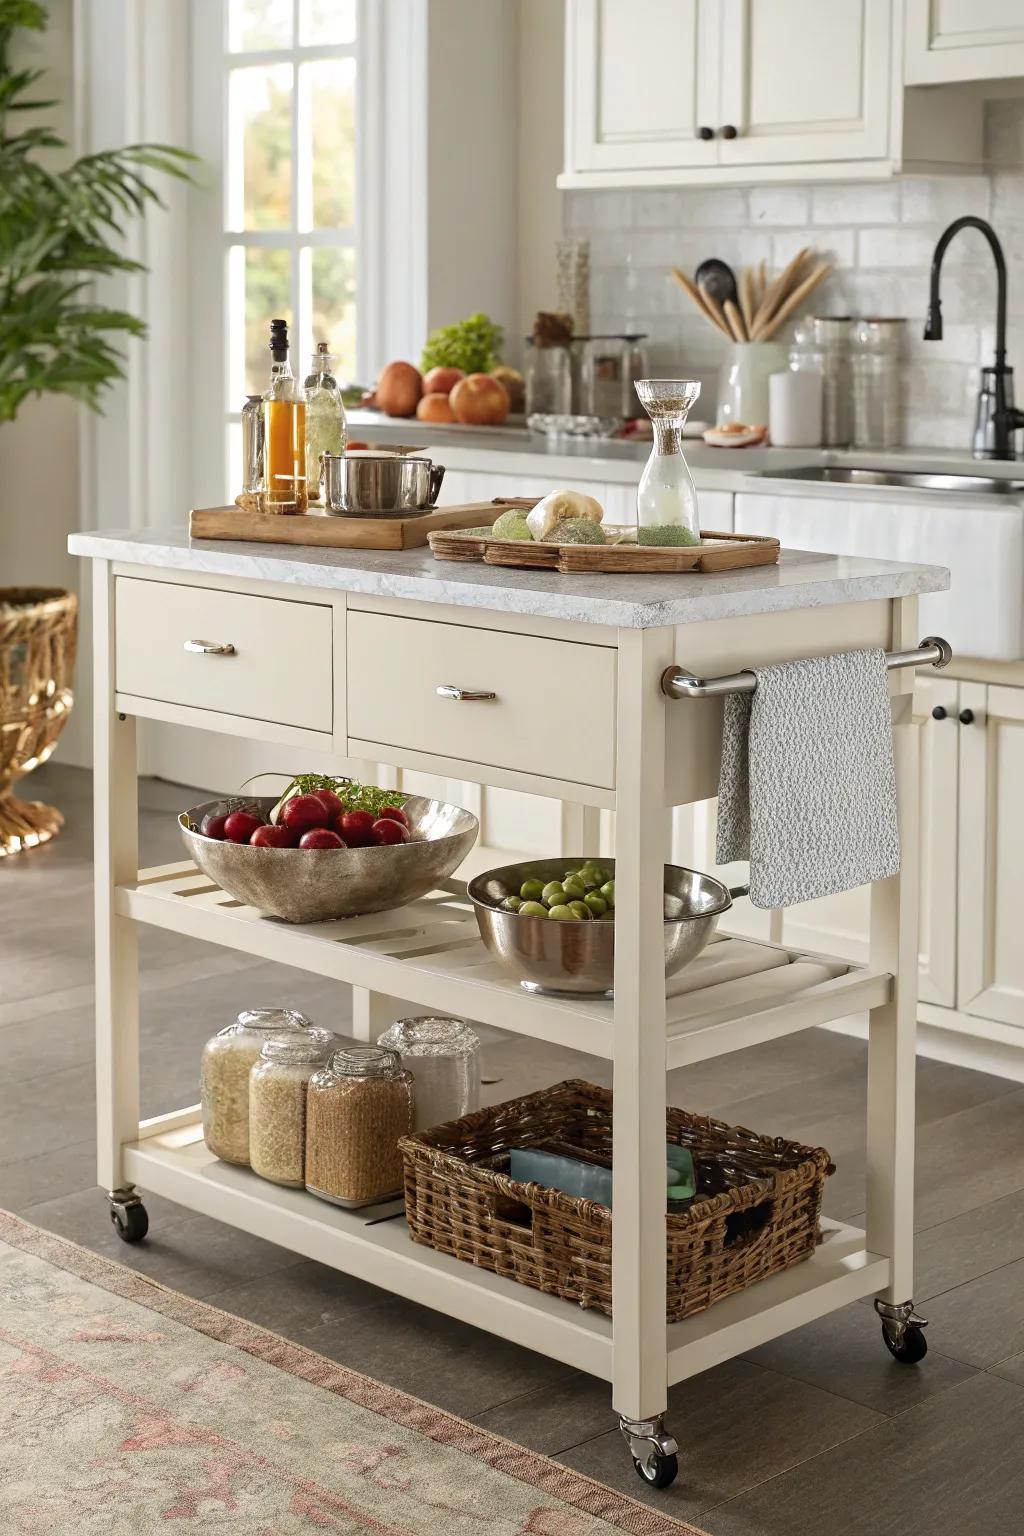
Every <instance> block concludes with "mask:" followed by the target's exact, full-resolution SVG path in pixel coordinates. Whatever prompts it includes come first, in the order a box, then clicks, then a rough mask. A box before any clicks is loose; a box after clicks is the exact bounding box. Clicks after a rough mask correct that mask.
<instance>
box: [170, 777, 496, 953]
mask: <svg viewBox="0 0 1024 1536" xmlns="http://www.w3.org/2000/svg"><path fill="white" fill-rule="evenodd" d="M279 803H280V802H279V801H278V800H277V799H276V798H274V797H272V796H270V797H265V796H253V797H249V798H245V799H242V798H237V797H236V798H234V799H221V800H207V801H205V802H204V803H203V804H202V805H194V806H192V807H191V809H190V810H187V811H184V812H182V814H181V815H180V816H179V817H178V823H179V826H180V828H181V836H182V840H183V842H184V844H185V847H186V849H187V850H188V853H189V856H190V858H192V859H193V861H194V862H195V863H196V865H197V866H198V867H199V869H201V870H202V872H203V874H204V875H208V876H209V878H210V879H211V880H212V881H214V882H215V883H216V884H217V885H218V886H220V888H221V890H223V891H226V892H227V893H228V895H229V896H231V897H233V898H234V900H235V901H239V902H242V903H243V904H244V905H245V906H247V907H255V908H256V910H257V911H258V912H262V913H263V914H264V915H266V916H270V917H279V918H283V919H284V921H285V922H288V923H316V922H324V921H329V920H331V919H333V918H341V917H356V916H359V915H361V914H363V913H367V912H388V911H391V910H392V909H393V908H395V907H403V906H405V905H406V904H407V903H408V902H410V901H415V900H416V899H417V898H418V897H420V896H426V895H427V893H428V892H429V891H432V890H435V889H436V888H437V886H438V885H439V884H440V883H441V882H442V881H443V880H446V879H447V878H448V876H449V875H451V874H452V873H453V871H454V870H456V869H457V868H458V866H459V865H460V864H461V863H462V861H463V859H464V858H465V857H466V855H467V854H468V853H469V851H470V849H471V848H472V847H473V844H474V843H475V842H476V840H477V836H478V834H479V831H480V823H479V822H478V821H477V819H476V817H475V816H474V815H473V814H472V813H471V812H470V811H465V810H463V809H462V808H461V807H460V806H457V805H446V804H445V802H444V801H442V800H427V799H424V798H423V797H421V796H419V795H405V796H398V797H396V804H398V805H399V807H400V809H401V811H402V813H403V814H404V817H405V819H406V822H407V824H408V825H407V837H402V838H398V837H397V836H396V839H395V840H394V841H390V840H389V841H388V842H385V843H381V844H373V845H371V846H368V847H365V846H364V847H346V846H345V845H344V844H343V843H342V842H341V840H340V838H338V837H335V838H334V841H333V842H331V841H329V836H328V837H320V838H317V837H315V836H313V833H316V832H321V831H327V830H328V829H326V828H323V829H317V828H311V829H310V831H309V832H308V833H306V834H303V842H304V843H305V846H301V847H299V846H288V845H287V842H285V841H284V839H283V837H282V839H281V840H280V841H278V840H277V839H276V838H275V833H276V832H277V828H276V826H274V825H273V824H272V823H271V821H270V813H271V811H272V810H273V809H274V808H275V807H276V806H278V805H279ZM232 815H237V816H240V817H247V818H249V824H248V835H247V836H245V837H243V836H242V833H244V832H246V827H245V826H243V825H242V823H241V822H238V823H235V824H233V826H232V830H233V831H235V833H236V834H237V840H232V837H231V834H230V832H229V833H228V835H226V836H225V834H224V831H223V826H224V823H225V822H226V821H229V818H230V817H231V816H232ZM204 823H205V825H206V827H207V828H208V829H213V830H215V831H216V832H217V833H218V834H219V835H217V836H210V835H207V834H205V833H204V832H203V831H202V830H201V828H202V827H203V825H204ZM229 825H231V824H230V822H229ZM261 827H262V828H265V831H264V833H262V834H260V833H259V831H258V829H259V828H261ZM254 834H255V835H256V836H257V841H256V842H255V843H252V842H250V841H249V840H248V837H249V835H254ZM260 836H262V837H264V838H265V839H266V840H265V841H263V842H261V841H260V840H259V839H260ZM307 837H309V838H310V839H311V840H310V841H308V842H307V841H306V838H307ZM292 841H293V842H294V839H292Z"/></svg>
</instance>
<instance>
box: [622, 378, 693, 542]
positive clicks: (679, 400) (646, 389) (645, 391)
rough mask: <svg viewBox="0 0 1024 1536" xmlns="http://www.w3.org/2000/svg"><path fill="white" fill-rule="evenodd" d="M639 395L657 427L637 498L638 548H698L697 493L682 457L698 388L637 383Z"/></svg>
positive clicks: (677, 382)
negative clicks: (686, 428) (679, 546)
mask: <svg viewBox="0 0 1024 1536" xmlns="http://www.w3.org/2000/svg"><path fill="white" fill-rule="evenodd" d="M636 392H637V397H638V399H639V401H640V404H641V405H642V406H643V408H644V410H645V411H646V412H647V414H648V416H649V417H650V418H651V421H652V422H653V424H654V446H653V447H652V449H651V456H650V458H649V459H648V460H647V463H646V465H645V466H644V472H643V474H642V475H641V477H640V484H639V486H638V487H637V493H636V542H637V543H638V544H655V545H679V544H699V543H700V521H699V519H698V516H697V492H696V489H695V488H694V484H693V480H692V479H691V478H690V471H689V469H688V468H687V464H686V460H685V458H684V457H683V426H684V424H685V422H686V418H687V416H688V415H689V413H690V407H691V406H692V405H693V403H694V401H695V400H696V399H697V397H698V395H699V394H700V385H699V384H698V383H697V382H696V381H695V380H692V379H638V380H637V383H636Z"/></svg>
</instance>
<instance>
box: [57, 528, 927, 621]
mask: <svg viewBox="0 0 1024 1536" xmlns="http://www.w3.org/2000/svg"><path fill="white" fill-rule="evenodd" d="M68 549H69V550H70V552H71V553H72V554H73V555H83V556H94V557H96V558H98V559H101V560H117V561H123V562H125V563H127V564H131V565H143V566H154V567H157V568H159V569H162V570H167V571H194V572H203V573H206V574H211V575H215V576H235V577H244V578H247V579H249V580H255V581H277V582H287V583H289V584H291V585H293V586H300V587H314V588H320V589H324V588H326V589H337V590H340V591H343V592H359V593H366V594H369V595H372V596H374V597H391V598H403V599H412V600H414V601H419V602H427V603H449V604H453V605H455V606H456V607H463V608H483V609H489V610H493V611H496V612H500V613H517V614H531V615H535V616H538V617H543V618H550V619H563V620H568V621H570V622H572V621H575V622H582V623H586V624H602V625H609V626H612V627H616V628H622V629H653V628H656V627H658V626H660V625H668V624H694V623H699V622H702V621H704V620H708V619H730V618H739V617H744V616H746V615H750V614H764V613H783V612H786V611H788V610H791V609H796V608H827V607H832V606H835V605H836V604H839V603H851V602H871V601H876V600H879V599H888V598H896V597H911V596H915V595H918V594H921V593H927V592H943V591H945V590H946V588H947V587H948V585H949V574H948V572H947V571H945V570H943V569H942V568H941V567H939V566H929V565H904V564H897V563H896V562H894V561H889V560H869V559H864V558H861V557H854V556H836V555H822V554H815V553H811V552H808V551H805V550H785V551H784V552H783V555H782V559H781V561H780V563H779V564H778V565H777V566H771V565H763V566H755V567H753V568H751V569H749V570H742V571H722V572H717V573H715V574H713V575H708V576H702V575H678V576H665V575H650V576H644V575H639V576H599V575H593V576H559V575H557V574H555V573H553V572H550V571H531V570H513V569H510V568H505V567H501V566H484V565H468V564H467V565H462V564H458V563H448V562H442V561H437V560H435V559H434V557H433V555H432V554H431V553H430V551H429V550H424V549H412V550H345V549H330V550H327V549H312V548H309V549H307V548H296V547H295V546H291V545H289V546H283V545H273V544H243V543H227V542H220V541H218V540H215V539H203V540H201V541H199V540H191V539H190V538H189V535H188V532H187V530H186V529H185V528H172V529H167V530H163V531H161V530H159V529H146V530H141V531H140V530H137V529H136V530H132V529H126V530H124V531H122V532H118V531H112V532H103V533H75V534H72V535H71V537H70V538H69V539H68Z"/></svg>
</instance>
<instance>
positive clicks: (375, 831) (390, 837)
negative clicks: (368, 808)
mask: <svg viewBox="0 0 1024 1536" xmlns="http://www.w3.org/2000/svg"><path fill="white" fill-rule="evenodd" d="M370 836H371V837H372V838H373V841H374V842H375V843H377V844H378V846H380V847H382V848H383V847H386V846H387V845H388V844H389V843H407V842H408V841H409V828H408V827H403V826H402V823H401V822H400V821H392V820H391V817H390V816H381V817H380V819H379V820H378V821H375V822H374V824H373V826H372V827H371V829H370Z"/></svg>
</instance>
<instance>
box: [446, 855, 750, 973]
mask: <svg viewBox="0 0 1024 1536" xmlns="http://www.w3.org/2000/svg"><path fill="white" fill-rule="evenodd" d="M599 876H603V877H604V878H603V879H599V878H598V877H599ZM578 887H582V890H581V891H579V893H578V891H577V888H578ZM524 892H525V895H524ZM468 893H469V899H470V901H471V902H472V903H473V910H474V912H475V913H476V920H477V925H478V927H479V929H480V937H481V938H482V939H483V941H484V944H485V946H486V947H487V949H488V950H489V952H490V954H491V956H492V957H493V958H494V959H495V960H496V961H497V962H498V964H499V965H501V966H502V967H503V968H504V969H505V970H506V971H508V972H509V973H510V974H511V975H513V976H515V977H516V979H517V980H518V982H519V984H520V986H522V987H523V988H524V990H526V991H527V992H540V993H544V994H548V993H551V994H559V993H563V994H564V993H568V994H572V995H579V994H584V993H586V994H590V995H594V994H598V995H604V996H611V992H612V983H613V980H614V974H615V920H614V919H615V860H614V859H568V858H565V857H562V858H559V859H531V860H529V861H528V862H526V863H522V864H506V865H504V866H503V867H502V868H500V869H490V870H487V871H485V872H484V873H483V874H480V875H477V876H476V878H475V879H473V880H471V881H470V883H469V887H468ZM740 894H742V893H741V892H740V891H739V890H733V891H731V892H730V890H729V889H728V887H727V886H725V885H723V884H722V882H721V881H720V880H716V879H715V878H714V877H713V876H712V875H705V874H701V873H700V871H699V870H696V869H684V868H682V867H681V866H680V865H676V864H666V865H665V975H666V976H674V975H675V973H676V972H677V971H680V970H682V968H683V966H684V965H688V964H689V963H690V961H691V960H695V959H696V958H697V956H698V955H699V954H700V952H701V950H702V949H703V948H704V946H705V945H706V944H707V942H708V940H709V939H710V938H711V936H712V934H713V933H714V931H715V929H716V928H717V926H718V919H719V918H720V917H721V916H722V914H723V913H724V912H727V911H728V910H729V908H730V907H731V906H732V897H733V896H734V895H740ZM563 896H564V897H565V898H567V899H565V900H563V899H562V897H563ZM602 906H603V910H602ZM581 909H582V910H581Z"/></svg>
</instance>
